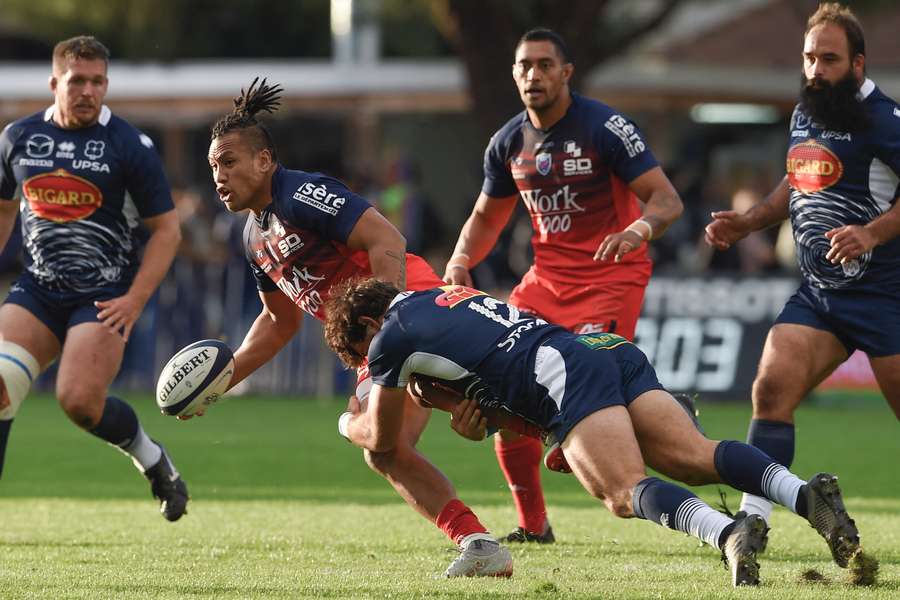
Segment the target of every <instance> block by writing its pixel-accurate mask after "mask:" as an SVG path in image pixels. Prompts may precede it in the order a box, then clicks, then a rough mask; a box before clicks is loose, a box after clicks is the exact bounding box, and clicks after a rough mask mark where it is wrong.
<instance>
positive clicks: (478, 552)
mask: <svg viewBox="0 0 900 600" xmlns="http://www.w3.org/2000/svg"><path fill="white" fill-rule="evenodd" d="M512 573H513V564H512V555H511V554H510V553H509V550H508V549H507V548H506V547H505V546H502V545H500V544H499V543H498V542H496V541H494V540H492V539H490V538H488V537H487V536H485V537H478V538H476V539H473V540H471V541H469V542H468V543H467V544H466V545H465V547H462V548H460V550H459V556H457V557H456V559H454V561H453V562H452V563H450V566H449V567H447V570H446V571H444V577H511V576H512Z"/></svg>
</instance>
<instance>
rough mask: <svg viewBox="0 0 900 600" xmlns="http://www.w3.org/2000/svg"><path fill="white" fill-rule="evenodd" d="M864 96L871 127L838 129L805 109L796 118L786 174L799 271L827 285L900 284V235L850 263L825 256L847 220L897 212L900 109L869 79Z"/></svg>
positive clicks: (866, 286)
mask: <svg viewBox="0 0 900 600" xmlns="http://www.w3.org/2000/svg"><path fill="white" fill-rule="evenodd" d="M860 97H861V99H862V102H863V105H864V107H865V109H866V112H867V113H868V115H869V119H870V121H871V126H870V127H869V128H868V129H865V130H862V131H859V132H856V131H854V132H844V131H832V130H827V129H824V128H823V126H822V125H820V124H819V123H816V122H814V121H813V120H812V119H811V118H810V117H809V116H808V115H806V114H805V113H804V112H803V111H802V110H801V109H800V107H799V106H798V107H797V108H795V109H794V114H793V116H792V117H791V142H790V148H789V150H788V154H787V176H788V181H789V183H790V187H791V198H790V214H791V224H792V226H793V230H794V239H795V243H796V247H797V257H798V260H799V263H800V270H801V271H802V273H803V276H804V278H805V279H806V281H807V282H808V283H809V284H810V285H812V286H814V287H817V288H820V289H840V288H848V289H856V290H860V291H864V290H866V289H878V288H881V287H883V286H884V285H885V284H887V283H888V282H893V284H894V288H893V289H895V290H896V289H900V285H898V284H900V238H894V239H893V240H890V241H888V242H887V243H885V244H883V245H881V246H878V247H876V248H875V249H874V250H872V251H871V252H867V253H866V254H863V255H862V256H860V257H859V258H857V259H855V260H851V261H848V262H846V263H845V264H838V265H835V264H832V263H831V261H829V260H827V259H826V258H825V255H826V254H827V253H828V250H829V249H830V248H831V243H830V241H829V240H828V239H827V238H826V237H825V233H826V232H827V231H829V230H831V229H834V228H836V227H842V226H844V225H865V224H866V223H869V222H870V221H872V220H874V219H875V218H877V217H878V216H880V215H881V214H883V213H885V212H887V211H888V210H890V208H891V207H892V206H893V205H894V202H895V201H896V198H897V195H898V192H900V188H898V182H900V179H898V174H900V107H898V105H897V103H896V102H894V101H893V100H892V99H890V98H888V97H887V96H885V95H884V94H883V93H881V91H880V90H879V89H878V88H877V87H876V86H875V84H874V83H873V82H872V81H871V80H869V79H867V80H866V81H865V82H864V83H863V85H862V87H861V88H860Z"/></svg>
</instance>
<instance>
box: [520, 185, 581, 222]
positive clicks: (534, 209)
mask: <svg viewBox="0 0 900 600" xmlns="http://www.w3.org/2000/svg"><path fill="white" fill-rule="evenodd" d="M519 193H520V194H521V195H522V201H523V202H524V203H525V207H526V208H527V209H528V212H529V213H531V214H532V215H554V214H564V213H576V212H584V208H582V207H581V206H579V205H578V203H576V202H575V198H576V197H577V196H578V192H573V191H570V190H569V186H568V185H564V186H562V187H561V188H559V189H558V190H556V191H555V192H553V193H547V194H545V193H543V190H541V189H540V188H535V189H533V190H520V192H519Z"/></svg>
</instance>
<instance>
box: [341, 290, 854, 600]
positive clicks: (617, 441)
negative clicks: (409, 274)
mask: <svg viewBox="0 0 900 600" xmlns="http://www.w3.org/2000/svg"><path fill="white" fill-rule="evenodd" d="M325 338H326V340H327V341H328V344H329V346H331V348H332V349H333V350H334V351H335V352H337V353H338V355H339V356H340V357H341V358H342V359H343V360H344V361H345V362H346V363H347V364H349V365H358V364H360V363H361V362H362V361H363V360H364V358H365V357H366V356H368V359H369V370H370V373H371V374H372V381H373V382H374V385H373V386H372V392H371V394H370V396H369V406H368V410H366V411H359V410H356V411H353V413H352V414H351V415H349V416H348V417H347V419H346V420H347V424H346V430H347V432H348V435H349V438H350V439H351V441H353V443H354V444H357V445H358V446H361V447H363V448H370V449H378V450H381V451H384V450H387V449H390V448H392V447H393V446H394V445H395V444H396V443H397V440H398V438H399V428H400V426H401V424H402V422H403V412H404V403H405V402H406V399H405V395H406V391H405V390H406V385H407V383H408V382H409V380H410V375H411V374H423V375H426V376H429V377H435V378H438V379H441V380H443V381H444V382H446V383H447V385H449V386H451V387H462V386H465V387H466V388H467V389H468V390H469V393H468V394H467V397H468V398H470V399H471V398H478V406H476V405H475V404H474V403H473V402H472V401H471V400H467V401H465V402H463V403H461V404H460V405H459V406H458V410H455V411H454V413H453V420H454V423H455V426H454V429H456V430H457V431H458V432H460V433H462V434H463V435H465V436H466V437H470V438H474V439H481V438H483V437H484V434H485V423H484V419H483V418H481V415H480V412H479V411H478V410H477V408H478V407H479V406H480V407H485V408H492V409H496V408H502V409H504V410H506V411H509V412H510V413H513V414H515V415H519V416H521V417H523V418H524V419H527V420H528V421H531V422H533V423H536V424H538V425H540V426H541V427H544V428H546V429H549V430H551V431H552V432H553V434H554V436H555V437H556V439H557V440H559V441H560V442H561V443H562V447H563V450H564V452H565V455H566V458H567V459H568V462H569V465H570V466H571V468H572V471H573V472H574V473H575V476H576V477H577V478H578V480H579V481H580V482H581V484H582V485H583V486H584V488H585V489H586V490H587V491H588V492H590V493H591V495H593V496H594V497H596V498H598V499H600V500H602V501H603V502H604V504H605V505H606V507H607V508H608V509H609V510H610V511H611V512H612V513H613V514H615V515H616V516H619V517H623V518H629V517H638V518H642V519H648V520H652V521H654V522H656V523H659V524H660V525H663V526H664V527H668V528H670V529H675V530H677V531H681V532H683V533H687V534H690V535H693V536H695V537H697V538H699V539H700V540H702V541H704V542H706V543H708V544H709V545H711V546H713V547H716V548H719V549H721V550H722V554H723V556H724V557H725V558H726V560H727V561H728V563H729V565H730V567H731V571H732V582H733V584H734V585H735V586H738V585H756V584H757V583H759V573H758V570H759V565H758V564H757V563H756V554H757V553H758V552H759V551H760V550H762V548H763V547H764V546H765V543H766V532H767V531H768V528H767V527H766V523H765V521H764V520H763V519H762V518H760V517H759V516H758V515H750V516H745V517H744V518H742V519H738V520H734V519H732V518H731V517H729V516H726V515H724V514H722V513H720V512H718V511H717V510H715V509H713V508H711V507H710V506H708V505H707V504H706V503H705V502H703V501H702V500H700V499H699V498H697V497H696V496H695V495H694V494H692V493H690V492H689V491H688V490H686V489H684V488H682V487H680V486H677V485H675V484H673V483H670V482H667V481H663V480H661V479H658V478H656V477H648V476H647V474H646V466H650V467H652V468H653V469H655V470H657V471H659V472H660V473H662V474H664V475H667V476H669V477H672V478H674V479H677V480H680V481H683V482H685V483H688V484H689V485H702V484H707V483H716V482H723V483H727V484H728V485H731V486H733V487H736V488H738V489H740V490H744V491H748V492H753V493H755V494H759V495H763V496H765V497H767V498H769V499H770V500H772V501H774V502H778V503H779V504H782V505H784V506H786V507H787V508H788V509H790V510H791V511H793V512H795V513H797V514H798V515H800V516H801V517H805V518H807V520H808V521H809V523H810V524H811V525H812V526H813V527H814V528H815V529H816V531H817V532H818V533H819V534H821V535H822V536H823V537H824V538H825V540H826V542H827V543H828V546H829V548H830V549H831V552H832V555H833V557H834V560H835V562H836V563H837V564H838V565H839V566H841V567H847V566H848V561H849V559H850V558H851V557H852V556H854V555H855V554H856V552H857V551H858V550H859V534H858V532H857V529H856V526H855V524H854V523H853V520H852V519H851V518H850V517H849V515H848V514H847V512H846V510H845V509H844V504H843V500H842V498H841V492H840V489H839V488H838V485H837V478H836V477H834V476H832V475H828V474H826V473H819V474H817V475H815V476H814V477H812V478H811V479H810V480H809V482H808V483H807V482H804V481H802V480H800V479H799V478H797V477H796V476H795V475H794V474H792V473H791V472H789V471H788V470H787V468H785V467H783V466H782V465H779V464H778V463H776V462H774V461H773V459H771V458H770V457H769V456H768V455H766V454H765V453H764V452H762V451H761V450H759V449H757V448H754V447H753V446H749V445H747V444H744V443H742V442H736V441H721V442H719V441H713V440H709V439H707V438H706V437H704V436H703V435H702V434H701V433H700V432H699V431H697V430H696V429H695V427H694V424H693V423H692V421H691V419H690V418H689V417H688V415H687V414H686V413H685V412H684V411H683V410H682V409H681V407H680V406H679V405H678V403H677V402H675V401H674V399H673V398H672V397H671V396H670V395H669V394H668V392H666V391H665V390H664V389H663V387H662V386H661V385H660V383H659V381H658V380H657V378H656V373H655V372H654V370H653V367H651V366H650V364H649V363H648V362H647V358H646V357H645V356H644V354H643V353H642V352H641V351H640V350H639V349H638V348H637V347H636V346H634V345H633V344H631V343H630V342H628V341H627V340H626V339H625V338H623V337H621V336H618V335H615V334H609V333H598V334H586V335H576V334H574V333H570V332H568V331H566V330H565V329H563V328H561V327H559V326H556V325H548V324H547V323H546V322H545V321H543V320H541V319H537V318H535V317H532V316H530V315H528V314H526V313H523V312H521V311H519V310H518V309H517V308H516V307H514V306H512V305H510V304H506V303H504V302H501V301H499V300H496V299H495V298H491V297H490V296H488V295H487V294H484V293H483V292H479V291H478V290H474V289H472V288H467V287H463V286H453V285H449V286H443V287H441V288H437V289H432V290H426V291H422V292H403V293H401V292H400V291H399V290H398V289H397V288H396V287H394V286H392V285H390V284H387V283H384V282H381V281H378V280H375V279H369V280H365V281H355V282H354V281H351V282H349V283H345V284H343V285H342V286H341V287H340V288H339V289H337V290H333V292H332V300H331V302H330V303H329V305H328V318H327V321H326V326H325ZM645 465H646V466H645Z"/></svg>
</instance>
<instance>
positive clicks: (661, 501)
mask: <svg viewBox="0 0 900 600" xmlns="http://www.w3.org/2000/svg"><path fill="white" fill-rule="evenodd" d="M632 506H633V507H634V514H635V515H636V516H637V517H639V518H641V519H647V520H648V521H653V522H655V523H659V524H660V525H662V526H663V527H668V528H669V529H675V530H678V531H682V532H684V533H687V534H689V535H692V536H694V537H696V538H698V539H700V540H701V541H704V542H706V543H707V544H709V545H710V546H712V547H714V548H721V546H720V545H719V544H720V539H721V540H724V539H725V538H727V534H726V535H723V532H724V531H725V529H726V528H728V527H729V526H733V523H734V520H733V519H731V518H729V517H727V516H725V515H723V514H722V513H720V512H719V511H717V510H716V509H714V508H713V507H711V506H710V505H708V504H707V503H705V502H704V501H703V500H701V499H700V498H698V497H697V496H695V495H694V494H692V493H691V492H689V491H687V490H686V489H684V488H683V487H681V486H678V485H675V484H674V483H669V482H668V481H663V480H662V479H658V478H656V477H647V478H646V479H643V480H641V481H640V482H639V483H638V484H637V485H636V486H634V496H633V497H632Z"/></svg>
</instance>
